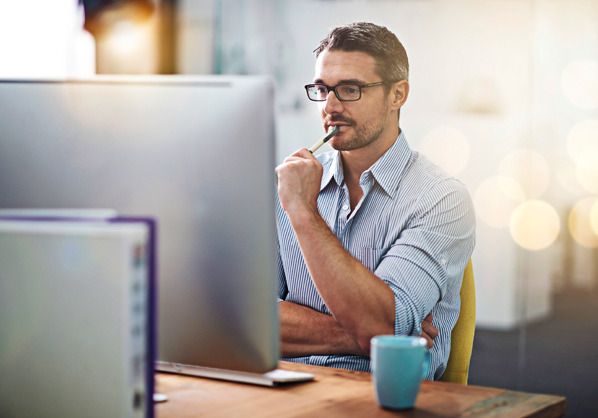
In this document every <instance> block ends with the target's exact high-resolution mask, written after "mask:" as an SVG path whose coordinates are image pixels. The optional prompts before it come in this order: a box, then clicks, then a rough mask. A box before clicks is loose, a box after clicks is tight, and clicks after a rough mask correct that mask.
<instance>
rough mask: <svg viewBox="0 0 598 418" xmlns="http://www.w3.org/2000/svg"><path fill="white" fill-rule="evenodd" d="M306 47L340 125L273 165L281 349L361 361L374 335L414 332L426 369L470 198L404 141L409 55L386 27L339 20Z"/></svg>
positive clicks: (443, 357)
mask: <svg viewBox="0 0 598 418" xmlns="http://www.w3.org/2000/svg"><path fill="white" fill-rule="evenodd" d="M315 53H316V68H315V78H314V82H313V84H309V85H307V86H306V91H307V94H308V98H309V99H310V100H313V101H317V102H318V103H319V105H320V111H321V117H322V123H323V127H324V130H328V128H330V127H332V126H338V127H339V129H340V131H339V132H338V133H337V134H336V135H335V136H334V137H333V138H332V139H331V140H330V145H331V146H332V148H333V149H334V150H335V151H332V152H329V153H326V154H324V155H321V156H318V157H317V158H316V157H314V156H313V155H312V154H311V153H310V152H309V151H308V150H307V149H305V148H304V149H301V150H299V151H297V152H295V153H294V154H292V155H291V156H289V157H288V158H286V159H285V160H284V162H283V163H282V164H281V165H280V166H278V167H277V169H276V171H277V174H278V198H279V205H278V207H277V221H278V240H279V263H278V264H279V269H280V282H279V300H280V302H279V312H280V319H281V340H282V352H283V356H285V357H286V360H291V361H298V362H304V363H309V364H316V365H325V366H331V367H340V368H346V369H352V370H369V367H370V365H369V350H370V339H371V338H372V337H373V336H374V335H379V334H401V335H424V336H425V337H427V338H428V340H429V345H431V346H432V348H431V367H430V373H429V375H428V378H430V379H434V378H435V379H438V378H440V377H441V376H442V373H443V372H444V370H445V368H446V363H447V360H448V355H449V350H450V335H451V330H452V328H453V326H454V324H455V322H456V321H457V318H458V315H459V289H460V286H461V278H462V274H463V270H464V268H465V265H466V263H467V262H468V260H469V258H470V256H471V253H472V251H473V246H474V228H475V225H474V216H473V209H472V205H471V200H470V198H469V195H468V193H467V191H466V190H465V187H464V186H463V185H462V184H461V183H460V182H458V181H457V180H455V179H453V178H450V177H448V176H446V175H445V174H444V173H443V172H442V171H441V170H440V169H438V168H437V167H435V166H433V165H432V164H431V163H430V162H428V161H427V160H426V159H425V158H424V157H422V156H421V155H419V154H418V153H416V152H413V151H411V150H410V149H409V147H408V145H407V142H406V139H405V135H404V133H403V132H402V131H401V129H400V127H399V123H398V121H399V114H400V109H401V107H402V106H403V105H404V104H405V101H406V100H407V96H408V93H409V83H408V69H409V65H408V61H407V55H406V52H405V50H404V48H403V46H402V45H401V43H400V42H399V40H398V39H397V38H396V36H395V35H394V34H393V33H392V32H390V31H388V30H387V29H386V28H384V27H380V26H376V25H374V24H371V23H355V24H351V25H348V26H343V27H339V28H336V29H334V30H333V31H332V32H331V33H330V34H329V35H328V36H327V37H326V38H325V39H324V40H322V42H321V43H320V45H319V46H318V48H317V49H316V50H315ZM430 314H431V316H430ZM432 339H434V342H433V344H431V342H432Z"/></svg>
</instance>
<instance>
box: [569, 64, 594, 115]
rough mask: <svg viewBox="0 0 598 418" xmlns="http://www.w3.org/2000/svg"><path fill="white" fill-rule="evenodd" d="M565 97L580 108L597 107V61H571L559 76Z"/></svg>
mask: <svg viewBox="0 0 598 418" xmlns="http://www.w3.org/2000/svg"><path fill="white" fill-rule="evenodd" d="M561 87H562V89H563V94H564V95H565V97H566V98H567V99H568V100H569V101H570V102H571V103H572V104H573V105H575V106H577V107H579V108H580V109H587V110H591V109H597V108H598V61H594V60H579V61H573V62H571V63H569V65H567V67H565V69H564V70H563V74H562V76H561Z"/></svg>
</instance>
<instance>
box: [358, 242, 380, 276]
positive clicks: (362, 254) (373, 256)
mask: <svg viewBox="0 0 598 418" xmlns="http://www.w3.org/2000/svg"><path fill="white" fill-rule="evenodd" d="M384 252H385V250H384V249H383V248H366V247H362V248H357V249H356V250H355V254H354V255H353V256H354V257H355V258H356V259H358V260H359V261H360V262H361V264H363V265H364V266H365V267H366V268H367V269H368V270H369V271H371V272H374V271H375V270H376V268H377V267H378V264H380V261H382V256H383V255H384Z"/></svg>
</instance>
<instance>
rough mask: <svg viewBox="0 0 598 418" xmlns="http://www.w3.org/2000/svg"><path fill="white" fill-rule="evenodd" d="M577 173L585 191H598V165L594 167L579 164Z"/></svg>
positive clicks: (576, 169)
mask: <svg viewBox="0 0 598 418" xmlns="http://www.w3.org/2000/svg"><path fill="white" fill-rule="evenodd" d="M575 175H576V177H577V181H578V183H579V184H580V185H581V187H583V189H584V190H585V191H587V192H590V193H598V166H596V167H592V168H586V167H582V166H577V167H576V168H575Z"/></svg>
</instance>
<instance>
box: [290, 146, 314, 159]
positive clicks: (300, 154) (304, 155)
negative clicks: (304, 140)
mask: <svg viewBox="0 0 598 418" xmlns="http://www.w3.org/2000/svg"><path fill="white" fill-rule="evenodd" d="M290 157H300V158H308V159H310V160H315V159H316V157H314V156H313V154H312V153H311V152H309V150H308V149H307V148H301V149H298V150H297V151H295V152H294V153H292V154H291V155H290ZM287 158H288V157H287Z"/></svg>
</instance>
